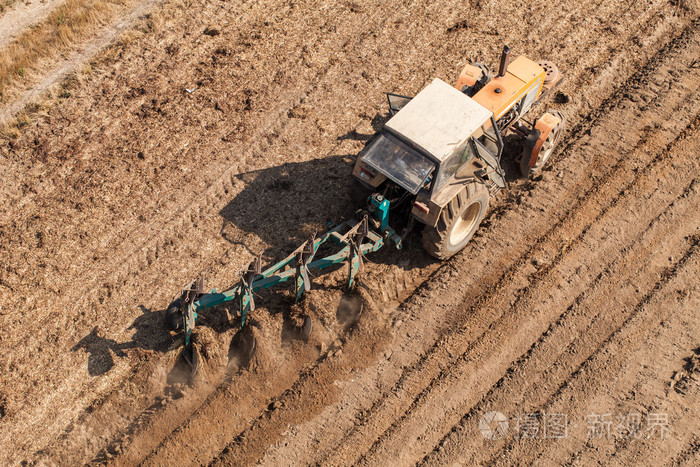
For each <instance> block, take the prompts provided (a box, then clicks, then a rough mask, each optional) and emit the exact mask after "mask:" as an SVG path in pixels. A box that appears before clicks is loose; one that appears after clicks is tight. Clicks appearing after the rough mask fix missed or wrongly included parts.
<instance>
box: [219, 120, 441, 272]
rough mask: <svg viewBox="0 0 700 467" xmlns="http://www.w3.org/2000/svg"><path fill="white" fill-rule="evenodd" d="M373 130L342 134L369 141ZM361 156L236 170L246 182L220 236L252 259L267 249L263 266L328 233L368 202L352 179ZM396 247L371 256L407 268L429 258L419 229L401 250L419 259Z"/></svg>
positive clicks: (228, 208)
mask: <svg viewBox="0 0 700 467" xmlns="http://www.w3.org/2000/svg"><path fill="white" fill-rule="evenodd" d="M377 125H380V123H377ZM372 136H373V135H356V134H353V135H350V134H348V135H345V136H343V137H341V138H346V139H348V138H353V139H358V140H360V141H365V139H369V138H371V137H372ZM356 157H357V155H356V154H343V155H331V156H327V157H324V158H322V159H314V160H311V161H306V162H290V163H285V164H282V165H279V166H277V167H272V168H268V169H262V170H256V171H252V172H247V173H243V174H239V175H237V176H236V178H237V179H238V180H240V181H241V182H242V183H243V184H244V188H243V189H242V191H241V192H240V193H239V194H238V195H237V196H236V197H235V198H233V199H232V200H231V201H230V202H229V203H228V204H227V205H226V206H225V207H224V208H223V209H221V211H220V212H219V214H220V216H221V218H222V226H221V236H222V237H223V238H224V239H225V240H227V241H228V242H230V243H232V244H235V245H241V246H243V247H244V248H245V249H246V250H247V251H248V253H249V254H250V259H251V260H252V259H253V257H254V256H256V255H258V254H262V257H263V269H264V268H265V267H266V265H270V264H272V263H273V262H276V261H279V260H281V259H283V258H285V257H286V256H288V255H289V254H290V253H291V252H292V251H294V250H295V249H296V248H298V247H299V246H300V245H301V244H302V243H303V242H304V241H305V240H307V239H308V238H309V237H310V236H311V235H312V234H314V233H316V234H318V235H320V234H323V233H324V232H326V231H327V230H329V229H330V228H331V227H333V226H335V225H338V224H339V223H340V222H342V221H343V220H346V219H350V218H352V216H353V214H354V213H355V211H356V210H357V209H359V208H363V207H366V205H365V204H363V199H364V198H363V197H362V196H358V192H357V186H356V184H355V183H354V182H353V177H352V169H353V166H354V164H355V159H356ZM390 222H391V221H390ZM250 235H254V236H256V237H258V238H259V239H260V240H261V241H262V242H263V243H264V244H265V245H267V247H266V248H265V249H264V250H263V251H254V250H252V249H251V248H250ZM393 250H394V247H393V244H387V245H386V246H385V247H384V248H382V249H381V250H379V251H378V252H376V253H373V254H372V255H371V258H370V261H371V262H379V263H384V264H395V265H398V266H399V267H402V268H404V269H412V268H413V267H422V266H424V265H425V264H426V263H428V262H430V261H429V260H427V254H424V253H423V251H422V249H421V248H420V235H417V236H416V235H415V234H411V235H409V236H408V237H407V238H405V240H404V250H405V252H404V253H402V255H401V256H402V257H403V258H406V257H411V258H413V257H418V258H420V259H419V260H418V261H414V260H411V261H408V262H407V261H406V260H405V259H403V260H397V254H396V252H395V251H393ZM406 252H408V253H409V254H408V255H407V254H405V253H406ZM319 253H321V252H319ZM330 269H331V270H332V268H330Z"/></svg>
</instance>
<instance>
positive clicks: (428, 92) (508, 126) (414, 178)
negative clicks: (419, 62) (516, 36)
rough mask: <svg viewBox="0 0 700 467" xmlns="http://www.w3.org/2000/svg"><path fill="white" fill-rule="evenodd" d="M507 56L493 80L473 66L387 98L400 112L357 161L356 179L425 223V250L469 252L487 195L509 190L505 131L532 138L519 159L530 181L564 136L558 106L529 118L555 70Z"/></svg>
mask: <svg viewBox="0 0 700 467" xmlns="http://www.w3.org/2000/svg"><path fill="white" fill-rule="evenodd" d="M509 55H510V50H509V49H508V47H505V48H504V49H503V54H502V56H501V63H500V67H499V71H498V74H497V75H496V76H495V77H492V75H491V72H490V71H489V70H488V68H487V67H485V66H484V65H482V64H471V65H467V66H465V67H464V69H463V70H462V73H461V74H460V75H459V78H458V79H457V83H456V84H455V86H454V87H452V86H450V85H448V84H447V83H445V82H444V81H442V80H440V79H435V80H434V81H433V82H432V83H430V84H429V85H428V86H427V87H425V88H424V89H423V90H422V91H421V92H420V93H418V95H416V96H415V97H413V98H409V97H406V96H400V95H396V94H388V95H387V96H388V99H389V107H390V111H391V113H392V114H393V116H392V118H391V119H390V120H389V121H388V122H387V123H386V125H385V126H384V128H383V130H382V131H381V132H379V134H378V135H377V136H376V138H375V139H374V140H373V141H372V142H371V143H370V144H369V145H368V146H367V147H366V148H365V150H364V151H363V152H362V153H361V154H360V155H359V157H358V158H357V162H356V164H355V168H354V171H353V175H354V176H355V178H356V179H357V180H359V181H360V182H361V183H362V184H363V185H364V186H365V187H366V188H367V189H368V190H370V191H372V192H375V193H376V192H380V193H381V194H382V196H383V197H384V198H386V199H389V200H390V201H391V206H392V211H399V210H400V209H401V207H402V206H403V207H404V211H408V214H409V216H410V221H417V222H419V223H421V224H424V227H423V233H422V240H423V246H424V247H425V249H426V250H427V251H428V252H429V253H430V254H431V255H433V256H435V257H436V258H438V259H446V258H448V257H450V256H452V255H453V254H455V253H457V252H458V251H459V250H461V249H462V248H464V246H465V245H466V244H467V242H469V240H470V239H471V237H472V235H473V234H474V232H475V231H476V229H477V228H478V226H479V223H480V222H481V220H482V219H483V217H484V215H485V213H486V209H487V207H488V203H489V198H490V197H491V196H493V195H494V194H495V193H496V192H498V190H500V189H501V188H504V187H505V185H506V180H505V174H504V171H503V169H502V167H501V163H500V162H501V155H502V153H503V147H504V138H503V136H504V135H505V134H506V132H507V131H511V132H513V133H516V134H518V135H521V136H523V137H524V138H525V139H526V140H525V147H524V150H523V153H522V156H521V159H520V169H521V171H522V174H523V175H524V176H526V177H527V176H529V175H530V174H531V173H534V172H538V171H539V170H540V169H541V168H542V167H543V166H544V165H545V164H546V163H547V160H548V159H549V157H550V156H551V155H552V152H553V151H554V148H555V146H556V144H557V142H558V141H559V138H560V136H561V133H562V129H563V127H564V117H563V115H562V114H561V113H559V112H557V111H550V112H547V113H545V114H544V115H543V116H542V117H540V118H539V119H538V120H537V121H536V122H534V123H533V122H530V121H528V120H526V119H525V114H527V113H528V112H529V111H530V110H531V109H532V107H533V106H534V105H535V104H536V103H538V102H539V101H540V100H541V99H542V98H543V97H544V96H545V95H546V94H547V93H548V92H549V91H550V90H551V89H552V88H554V87H555V86H557V85H558V84H559V83H560V82H561V79H562V76H561V74H560V73H559V71H558V70H557V68H556V66H555V65H554V64H552V63H550V62H543V61H541V62H534V61H532V60H530V59H528V58H526V57H524V56H521V57H518V58H517V59H515V60H514V61H513V62H512V63H508V59H509ZM407 203H409V204H410V208H408V209H406V207H407ZM392 217H393V218H394V219H395V218H396V216H392ZM400 217H405V216H400Z"/></svg>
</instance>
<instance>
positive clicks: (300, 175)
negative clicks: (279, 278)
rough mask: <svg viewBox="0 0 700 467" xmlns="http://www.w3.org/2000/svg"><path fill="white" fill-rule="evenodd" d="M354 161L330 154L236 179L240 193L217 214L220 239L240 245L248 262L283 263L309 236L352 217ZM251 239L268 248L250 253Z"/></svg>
mask: <svg viewBox="0 0 700 467" xmlns="http://www.w3.org/2000/svg"><path fill="white" fill-rule="evenodd" d="M354 162H355V155H354V154H353V155H350V154H348V155H332V156H328V157H324V158H322V159H314V160H311V161H307V162H290V163H285V164H282V165H279V166H277V167H272V168H268V169H263V170H256V171H252V172H247V173H243V174H239V175H237V176H236V178H237V179H238V180H239V181H240V182H242V183H243V184H244V185H245V188H243V190H242V191H241V192H240V193H239V194H238V195H237V196H236V197H235V198H234V199H233V200H231V201H230V202H229V203H228V204H227V205H226V206H225V207H224V208H223V209H221V211H220V212H219V214H220V216H221V218H222V226H221V236H222V237H223V238H224V239H226V240H227V241H229V242H230V243H232V244H236V245H243V246H245V247H246V249H248V251H249V252H250V254H251V259H252V257H253V256H255V255H257V254H260V253H262V254H263V258H264V259H265V260H279V259H282V258H283V257H285V256H287V255H288V254H290V253H291V252H292V251H293V250H294V249H296V248H297V247H298V246H299V245H300V244H301V243H303V242H304V241H305V240H306V239H307V238H308V237H309V236H310V235H312V234H313V233H314V232H316V233H318V234H321V233H323V232H325V231H326V230H327V229H328V227H329V226H330V225H335V224H337V223H338V222H340V221H342V220H343V219H347V218H349V217H351V216H352V214H353V212H354V210H355V207H354V206H353V203H352V202H351V198H352V184H351V181H352V180H351V178H352V175H351V174H352V167H353V164H354ZM251 234H252V235H255V236H257V237H258V238H259V239H260V240H261V241H262V242H263V243H265V244H266V245H268V247H267V248H266V249H265V250H264V251H251V250H250V249H249V245H248V244H249V242H250V240H249V239H247V238H246V237H249V235H251ZM246 240H247V241H246Z"/></svg>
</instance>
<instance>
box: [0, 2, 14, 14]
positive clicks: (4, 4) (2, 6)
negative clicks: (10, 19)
mask: <svg viewBox="0 0 700 467" xmlns="http://www.w3.org/2000/svg"><path fill="white" fill-rule="evenodd" d="M16 1H17V0H0V13H5V10H7V9H8V8H10V7H11V6H12V5H14V4H15V3H16Z"/></svg>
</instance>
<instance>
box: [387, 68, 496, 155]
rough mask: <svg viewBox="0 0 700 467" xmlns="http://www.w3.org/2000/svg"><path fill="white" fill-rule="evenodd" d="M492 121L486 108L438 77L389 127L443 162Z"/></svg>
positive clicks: (392, 119)
mask: <svg viewBox="0 0 700 467" xmlns="http://www.w3.org/2000/svg"><path fill="white" fill-rule="evenodd" d="M490 118H491V111H490V110H488V109H487V108H486V107H484V106H482V105H481V104H479V103H478V102H476V101H474V100H473V99H472V98H471V97H469V96H467V95H466V94H463V93H462V92H460V91H458V90H457V89H455V88H454V87H452V86H450V85H449V84H447V83H446V82H444V81H442V80H441V79H438V78H436V79H434V80H433V82H432V83H430V84H429V85H428V86H426V87H425V88H424V89H423V90H422V91H421V92H419V93H418V95H417V96H416V97H414V98H413V99H412V100H411V101H410V102H409V103H408V104H406V105H405V106H404V107H403V108H402V109H401V110H400V111H399V112H398V113H397V114H396V115H394V116H393V117H392V118H391V119H390V120H389V121H388V122H387V123H386V125H385V127H386V128H388V129H389V130H390V131H392V132H393V133H396V134H398V135H400V136H401V137H402V138H403V139H405V140H409V141H411V142H412V143H413V144H414V145H416V146H417V147H419V148H420V149H422V150H424V151H425V152H427V153H428V154H430V155H431V156H433V157H434V158H435V159H437V160H438V161H440V162H442V161H444V160H445V159H446V158H447V157H449V156H450V155H451V154H453V153H454V152H455V150H456V149H457V148H458V147H459V146H460V145H462V143H464V142H465V141H466V140H467V139H468V138H469V137H470V136H471V135H472V134H473V133H474V132H475V131H476V130H477V129H478V128H479V127H480V126H481V125H483V124H484V122H486V121H487V120H488V119H490Z"/></svg>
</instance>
